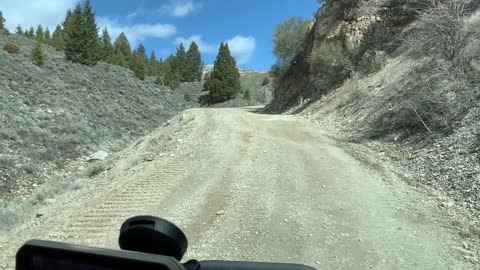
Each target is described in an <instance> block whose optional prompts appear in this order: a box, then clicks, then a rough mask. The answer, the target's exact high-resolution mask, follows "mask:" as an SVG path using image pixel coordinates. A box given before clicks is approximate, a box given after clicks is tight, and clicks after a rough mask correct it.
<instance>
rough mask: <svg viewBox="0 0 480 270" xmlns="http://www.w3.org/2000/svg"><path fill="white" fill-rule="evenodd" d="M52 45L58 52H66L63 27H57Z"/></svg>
mask: <svg viewBox="0 0 480 270" xmlns="http://www.w3.org/2000/svg"><path fill="white" fill-rule="evenodd" d="M51 44H52V46H53V47H55V48H56V49H57V50H60V51H64V50H65V39H64V35H63V29H62V26H60V25H57V27H56V28H55V31H54V32H53V34H52V41H51Z"/></svg>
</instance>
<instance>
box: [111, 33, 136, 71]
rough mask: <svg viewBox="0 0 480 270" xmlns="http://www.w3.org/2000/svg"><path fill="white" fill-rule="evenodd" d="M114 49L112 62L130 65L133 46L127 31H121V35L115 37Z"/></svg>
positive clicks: (123, 65)
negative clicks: (126, 33)
mask: <svg viewBox="0 0 480 270" xmlns="http://www.w3.org/2000/svg"><path fill="white" fill-rule="evenodd" d="M113 50H114V55H113V59H112V64H115V65H119V66H122V67H128V60H129V59H130V56H131V55H132V48H131V47H130V43H129V42H128V39H127V36H126V35H125V33H123V32H122V33H120V35H119V36H118V37H117V38H116V39H115V42H114V43H113Z"/></svg>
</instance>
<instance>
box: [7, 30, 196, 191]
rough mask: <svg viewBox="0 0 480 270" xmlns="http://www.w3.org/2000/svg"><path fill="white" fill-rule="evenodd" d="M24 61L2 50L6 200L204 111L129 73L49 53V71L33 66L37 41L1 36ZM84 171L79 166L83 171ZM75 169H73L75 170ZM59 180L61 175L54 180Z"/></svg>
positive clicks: (49, 50)
mask: <svg viewBox="0 0 480 270" xmlns="http://www.w3.org/2000/svg"><path fill="white" fill-rule="evenodd" d="M7 41H11V42H14V43H16V44H18V45H19V46H20V54H8V53H7V52H6V51H4V50H3V49H2V50H0V104H1V106H0V198H2V199H9V198H12V197H14V196H21V195H24V194H27V193H29V192H30V191H31V190H33V189H34V188H35V186H36V185H38V184H41V183H43V182H45V181H47V178H48V177H49V176H51V175H52V174H55V175H63V174H65V173H69V172H71V171H76V169H74V168H69V169H66V170H65V171H64V173H62V172H61V171H62V170H63V169H65V168H66V166H67V167H68V166H69V164H70V163H72V162H76V165H75V166H76V167H78V166H80V167H82V166H88V164H86V163H85V159H86V157H88V156H89V155H91V154H92V153H95V152H96V151H99V150H103V151H106V152H109V153H111V152H115V151H117V150H119V149H121V148H122V147H123V146H124V145H125V143H127V142H129V141H131V140H133V139H134V138H137V137H139V136H142V135H145V134H147V133H148V132H150V131H151V130H153V129H155V128H157V127H158V126H160V125H161V124H162V123H163V122H164V121H166V120H167V119H168V118H170V117H171V116H172V115H174V114H176V113H177V112H178V111H180V110H183V109H186V108H190V107H194V106H198V104H197V103H195V102H185V100H184V96H183V93H182V92H181V91H171V90H169V89H167V88H163V87H158V86H157V85H155V84H154V83H153V78H148V79H147V80H146V81H140V80H139V79H137V78H136V77H135V76H134V74H133V73H132V72H131V71H130V70H127V69H124V68H120V67H117V66H112V65H107V64H103V63H100V64H98V65H96V66H94V67H87V66H82V65H79V64H74V63H71V62H68V61H66V60H65V55H64V54H63V53H62V52H58V51H56V50H55V49H53V48H52V47H49V46H45V50H46V53H47V55H48V57H47V58H48V60H47V62H46V64H45V65H44V66H43V67H37V66H35V65H33V64H32V62H31V60H30V59H29V55H30V52H31V50H32V49H33V46H34V45H35V43H34V41H32V40H30V39H27V38H25V37H22V36H17V35H9V36H6V35H0V48H3V46H4V44H5V43H6V42H7ZM78 163H79V164H80V165H79V164H78ZM75 166H74V167H75ZM54 172H55V173H54Z"/></svg>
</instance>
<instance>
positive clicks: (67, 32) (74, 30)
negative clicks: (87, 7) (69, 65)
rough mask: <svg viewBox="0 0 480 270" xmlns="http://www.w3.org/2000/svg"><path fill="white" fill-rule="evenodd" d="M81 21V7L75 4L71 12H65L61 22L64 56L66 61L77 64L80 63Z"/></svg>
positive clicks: (81, 47)
mask: <svg viewBox="0 0 480 270" xmlns="http://www.w3.org/2000/svg"><path fill="white" fill-rule="evenodd" d="M82 21H83V20H82V6H81V5H80V4H77V6H76V7H75V9H74V10H73V12H72V11H70V10H69V11H67V16H66V17H65V21H64V22H63V29H64V40H65V55H66V57H67V59H68V60H71V61H73V62H77V63H79V62H81V61H82V52H83V45H82V44H81V43H82V38H83V37H82V36H83V30H82V27H83V26H82V24H83V23H82Z"/></svg>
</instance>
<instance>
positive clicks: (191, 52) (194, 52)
mask: <svg viewBox="0 0 480 270" xmlns="http://www.w3.org/2000/svg"><path fill="white" fill-rule="evenodd" d="M186 62H187V66H186V70H187V74H186V80H187V81H189V82H195V81H200V80H201V79H202V56H201V54H200V50H199V49H198V45H197V43H195V41H193V42H192V43H191V44H190V47H189V48H188V52H187V60H186Z"/></svg>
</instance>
